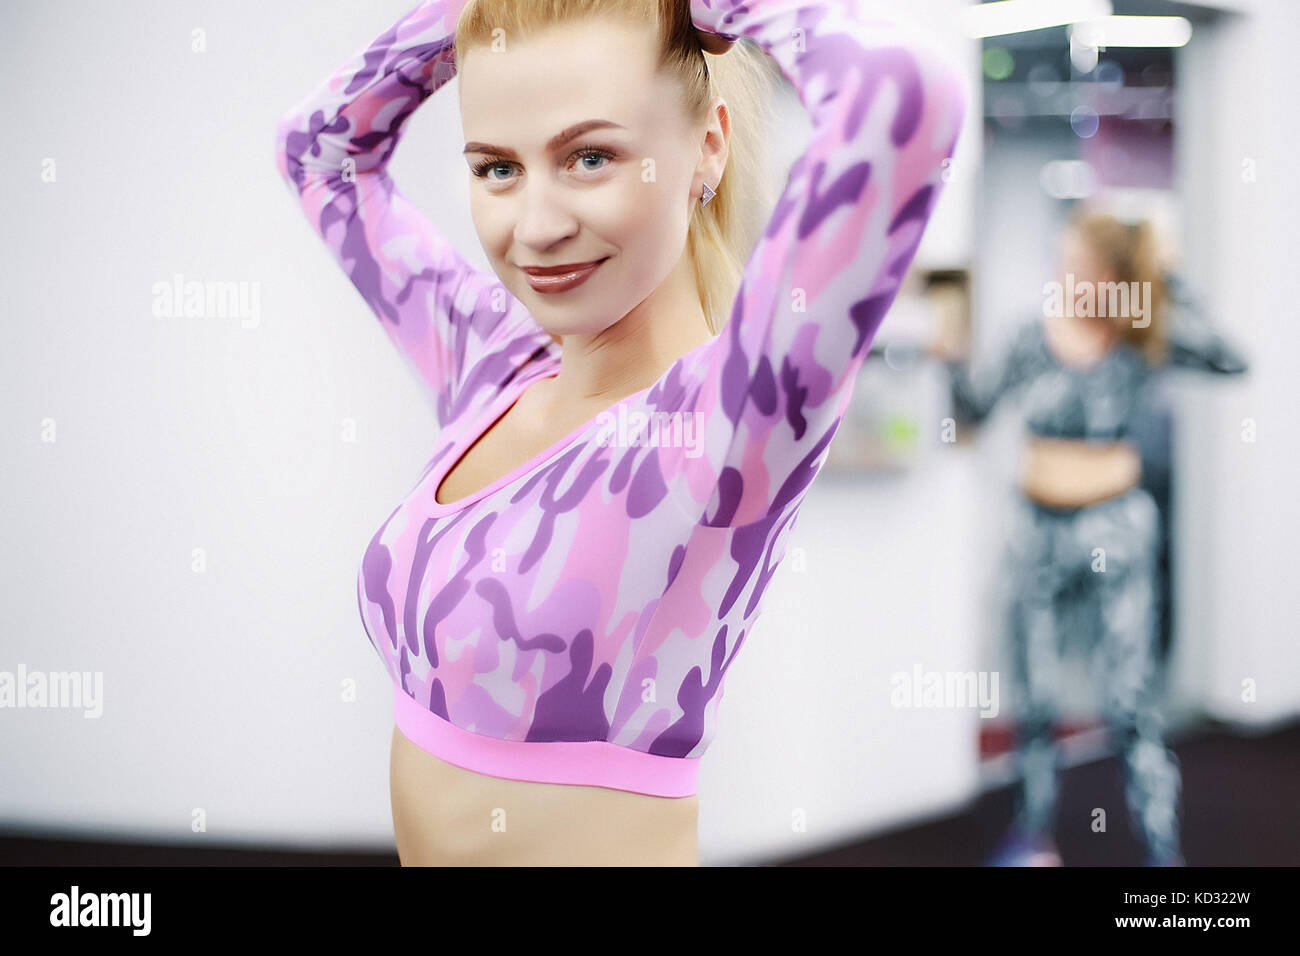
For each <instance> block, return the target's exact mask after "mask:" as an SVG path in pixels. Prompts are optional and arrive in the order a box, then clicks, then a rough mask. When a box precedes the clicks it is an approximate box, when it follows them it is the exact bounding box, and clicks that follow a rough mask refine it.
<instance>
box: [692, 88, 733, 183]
mask: <svg viewBox="0 0 1300 956" xmlns="http://www.w3.org/2000/svg"><path fill="white" fill-rule="evenodd" d="M730 140H731V112H730V111H729V110H728V109H727V102H726V100H724V99H723V98H722V97H721V96H718V97H715V98H714V100H713V102H712V103H711V104H709V116H708V120H707V122H706V123H705V125H704V131H703V139H702V140H701V141H700V162H699V165H697V166H696V167H695V180H694V182H692V184H691V190H692V192H691V195H692V196H694V197H695V199H696V200H697V201H698V200H699V198H700V197H701V196H703V195H704V184H705V183H708V184H709V187H710V188H712V189H717V188H718V183H719V182H721V181H722V177H723V175H724V173H725V172H726V168H727V157H728V156H729V155H730V153H729V144H730Z"/></svg>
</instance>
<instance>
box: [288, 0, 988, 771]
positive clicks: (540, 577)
mask: <svg viewBox="0 0 1300 956" xmlns="http://www.w3.org/2000/svg"><path fill="white" fill-rule="evenodd" d="M465 2H466V0H447V2H425V3H421V4H419V5H418V6H416V7H415V8H414V9H413V10H411V11H410V12H408V13H407V14H405V15H403V16H402V17H401V18H400V19H399V20H398V21H397V22H396V23H395V24H394V25H393V26H392V27H391V28H390V29H388V30H387V31H385V32H384V33H383V34H382V35H381V36H380V37H379V38H378V39H376V40H375V41H374V42H373V43H372V44H370V45H369V46H368V47H367V48H366V49H365V50H363V51H362V52H359V53H358V54H356V55H355V56H354V57H352V58H351V59H349V60H348V61H347V62H346V63H344V64H343V65H342V66H341V67H340V68H339V69H338V70H337V71H335V72H334V73H333V74H332V75H331V76H330V78H329V79H328V80H327V81H326V82H325V83H324V84H323V85H322V86H321V87H320V88H319V89H318V90H317V91H316V92H314V93H313V94H312V95H311V96H309V97H308V98H307V99H306V100H305V101H304V102H303V103H301V104H300V105H299V106H298V107H296V108H295V109H293V110H290V111H289V112H288V113H286V114H285V115H284V117H283V118H282V119H281V121H280V123H279V125H278V129H277V157H278V165H279V169H280V172H281V174H282V175H283V176H284V178H285V179H286V181H287V182H288V183H289V185H290V186H291V188H292V189H293V192H294V194H295V195H296V196H297V198H298V200H299V202H300V203H301V206H302V208H303V210H304V212H305V213H306V215H307V218H308V221H309V222H310V223H311V224H312V226H313V227H314V228H315V229H316V230H317V232H318V233H319V234H320V236H321V238H322V239H323V240H324V241H325V244H326V246H327V247H328V248H329V249H330V250H331V251H332V252H333V254H334V256H335V258H336V259H337V260H338V262H339V264H340V265H341V266H342V267H343V269H344V271H345V272H346V273H347V275H348V276H349V278H350V279H351V280H352V282H353V284H354V285H355V286H356V287H357V289H358V291H359V292H360V293H361V295H362V297H363V298H364V299H365V301H366V303H367V304H368V305H369V306H370V308H371V309H372V310H373V311H374V313H375V314H376V316H377V317H378V318H379V320H380V325H381V327H382V328H383V329H384V331H385V333H386V334H387V335H388V336H389V338H390V339H391V340H392V341H393V342H394V344H396V345H397V347H398V348H399V349H400V350H401V352H402V353H403V354H404V355H405V356H406V358H407V361H408V362H409V363H410V365H411V366H412V368H413V369H414V370H415V371H416V372H417V374H418V375H419V376H420V379H421V380H422V382H423V383H424V385H425V386H426V387H427V389H428V394H429V396H430V400H431V401H432V403H433V406H434V409H435V413H436V416H437V418H438V421H439V423H440V425H441V426H442V431H441V433H440V435H439V438H438V441H437V443H436V445H435V448H434V451H433V456H432V458H431V459H430V460H429V462H428V464H427V465H426V466H425V468H424V471H423V473H422V474H421V475H420V476H419V478H418V479H417V480H416V482H415V485H414V487H413V488H412V489H411V491H410V493H409V494H408V495H407V496H406V498H405V499H404V500H403V501H402V502H401V503H400V504H399V505H398V506H397V507H396V508H395V509H394V510H393V511H392V513H391V514H390V515H389V516H388V518H387V520H386V521H385V522H384V524H383V525H382V526H381V527H380V528H379V530H378V531H377V532H376V533H375V535H374V538H373V539H372V540H371V542H370V545H369V547H368V548H367V549H366V552H365V555H364V557H363V559H362V562H361V569H360V574H359V576H358V581H357V600H358V606H359V608H360V612H361V617H362V620H363V622H364V623H365V626H366V631H367V634H368V636H369V638H370V640H371V643H372V644H374V646H375V649H376V650H377V651H378V652H379V654H380V656H381V657H382V658H383V660H384V663H385V665H386V666H387V668H388V671H389V673H390V675H391V676H392V679H393V681H394V684H395V693H396V698H395V699H396V702H397V704H396V714H397V717H398V723H399V725H401V726H402V729H403V730H404V731H406V732H408V735H409V736H412V739H415V740H416V741H417V742H418V743H420V744H421V745H422V746H424V747H425V748H426V749H428V750H430V751H431V752H434V753H436V754H438V755H440V756H442V757H443V758H444V759H447V760H450V761H451V762H454V763H458V764H460V765H461V766H467V767H470V768H471V769H476V770H480V771H482V772H486V773H491V774H495V775H497V776H503V777H511V778H515V779H524V780H549V781H554V782H561V783H574V784H593V785H600V786H610V787H615V788H619V789H626V790H635V791H638V792H645V793H656V794H660V795H671V796H680V795H685V794H687V793H694V792H695V787H694V779H695V776H694V775H695V767H696V763H697V761H698V758H699V756H700V755H701V754H703V753H704V752H705V750H706V749H707V748H708V746H709V742H710V740H711V739H712V738H713V736H714V732H715V728H716V720H717V709H718V704H719V702H720V700H721V698H722V695H723V684H724V678H725V676H726V673H727V668H728V666H729V665H730V664H731V662H732V660H734V659H735V655H736V653H737V651H738V650H739V649H740V647H741V645H742V644H743V643H744V639H745V635H746V633H747V632H748V631H749V630H750V629H752V627H753V626H754V622H755V620H756V619H757V615H758V613H759V606H760V601H761V598H762V596H763V593H764V591H765V589H766V588H767V585H768V583H769V582H770V581H771V579H772V577H773V575H774V574H775V572H776V569H777V567H778V565H779V563H780V561H781V559H782V557H783V556H784V553H785V542H786V537H787V535H788V532H789V530H790V529H791V528H792V526H793V524H794V521H795V517H796V514H797V511H798V508H799V506H800V504H801V503H802V501H803V499H804V496H805V494H806V492H807V489H808V486H809V484H810V483H811V482H812V480H813V478H814V477H815V476H816V475H817V473H818V472H819V471H820V469H821V466H822V464H823V462H824V460H825V453H826V449H827V446H828V445H829V443H830V441H831V438H832V436H833V435H834V434H835V431H836V429H837V427H838V426H839V422H840V419H841V417H842V415H843V414H844V411H845V409H846V407H847V405H848V403H849V400H850V397H851V392H852V388H853V384H854V380H855V378H856V376H857V373H858V371H859V369H860V367H861V365H862V362H863V360H864V358H865V356H866V354H867V351H868V349H869V347H870V345H871V342H872V339H873V338H874V336H875V334H876V331H877V329H878V328H879V326H880V322H881V320H882V319H883V317H884V315H885V313H886V312H887V310H888V309H889V306H890V304H891V303H892V302H893V300H894V298H895V296H896V294H897V292H898V288H899V285H900V283H901V281H902V278H903V275H904V273H905V271H906V270H907V268H908V265H909V264H910V263H911V261H912V258H913V256H914V255H915V252H916V249H917V246H918V244H919V243H920V241H921V236H922V233H923V231H924V228H925V225H926V222H927V221H928V219H929V217H930V214H931V211H932V210H933V208H934V204H935V201H936V199H937V197H938V194H939V191H940V189H941V185H942V177H941V173H942V170H943V164H944V160H945V159H947V158H948V157H951V156H952V154H953V150H954V148H955V145H956V140H957V135H958V130H959V129H960V126H961V122H962V119H963V117H964V114H965V95H964V93H963V90H962V84H961V81H960V79H959V77H958V75H957V74H956V72H955V70H954V69H953V68H952V67H951V66H949V65H948V64H947V63H946V61H945V60H944V58H943V57H942V56H940V55H939V54H938V53H937V52H936V51H935V50H934V49H933V48H932V47H931V46H930V45H929V44H928V43H927V42H926V41H925V40H924V38H923V37H920V36H918V35H917V34H915V33H912V32H910V31H908V30H906V29H905V28H903V27H902V26H900V25H898V24H896V23H893V22H891V21H888V20H883V19H882V20H870V19H865V18H862V17H861V16H859V15H857V14H855V12H854V9H853V5H852V4H849V3H844V2H831V0H756V2H751V3H746V4H741V3H729V2H719V3H709V2H706V0H692V3H691V10H692V15H693V18H694V21H695V23H696V25H697V26H698V27H700V28H701V29H704V30H708V31H712V32H719V33H727V34H734V35H739V36H747V37H750V38H752V40H753V41H754V42H756V43H757V44H758V45H759V46H760V47H761V48H762V49H763V50H764V51H766V52H767V54H768V55H770V56H771V57H773V58H774V59H775V60H776V62H777V64H778V65H779V66H780V68H781V71H782V73H783V74H784V75H785V77H786V78H787V79H788V80H789V81H790V82H791V83H792V84H793V86H794V89H795V91H796V92H797V93H798V95H799V98H800V101H801V102H802V104H803V106H804V108H805V109H806V110H807V111H808V113H809V117H810V119H811V121H812V126H813V135H812V138H811V140H810V142H809V145H808V147H807V149H806V150H805V151H804V153H803V155H802V156H800V157H799V159H798V160H797V161H796V162H795V163H794V165H793V167H792V168H791V170H790V174H789V177H788V179H787V181H786V184H785V187H784V190H783V192H782V194H781V196H780V198H779V200H778V202H777V205H776V207H775V209H774V211H773V213H772V215H771V218H770V221H769V223H768V225H767V228H766V230H765V232H764V234H763V236H762V237H761V238H760V240H759V241H758V243H757V245H756V246H755V247H754V249H753V252H752V254H751V256H750V259H749V261H748V263H747V265H746V268H745V272H744V279H743V282H742V285H741V288H740V290H739V293H738V295H737V297H736V299H735V302H734V305H733V308H732V311H731V315H730V316H729V317H728V318H727V321H726V323H725V325H724V326H723V330H722V332H721V333H720V334H719V335H718V336H716V337H715V338H714V339H712V340H710V341H708V342H706V343H704V344H703V345H701V346H699V347H698V348H695V349H693V350H692V351H690V352H688V353H687V354H686V355H684V356H682V357H681V358H679V359H678V360H677V361H676V362H675V363H674V364H673V365H672V366H671V367H670V368H669V369H668V370H667V371H666V372H665V373H664V374H663V376H662V377H661V378H660V379H659V380H658V381H657V382H655V383H654V385H652V386H651V387H650V388H648V389H645V390H642V391H640V392H638V393H636V394H633V395H630V396H628V397H627V398H625V399H623V400H621V401H620V402H617V403H615V404H614V405H612V406H611V408H610V410H609V411H610V412H611V413H614V414H615V415H616V414H617V413H619V412H620V411H622V412H625V413H627V415H628V417H629V418H633V417H634V416H635V413H641V414H642V415H644V416H648V417H647V418H644V419H641V420H640V421H642V422H643V423H644V422H648V421H656V420H663V419H656V418H655V416H656V415H659V414H663V413H668V414H670V415H674V416H676V417H678V418H680V417H681V416H682V415H687V414H688V413H698V416H697V418H696V420H698V421H699V422H700V423H701V427H702V430H703V434H702V436H701V442H702V447H701V448H699V449H697V451H698V452H699V453H698V454H692V449H691V448H689V447H684V445H683V443H680V442H679V443H677V444H675V445H674V444H673V443H671V442H669V443H662V442H653V441H650V442H646V443H644V444H642V445H638V446H633V447H624V446H623V445H618V444H610V443H609V442H608V441H602V440H601V437H600V436H601V435H602V433H606V432H605V430H606V429H607V428H608V427H609V419H608V417H607V416H605V415H602V416H597V417H596V418H594V419H592V420H591V421H589V422H587V423H586V424H584V425H582V426H580V427H579V428H577V429H575V430H574V431H573V432H571V433H570V434H569V435H568V436H566V437H565V438H563V439H561V440H560V441H559V442H557V443H556V444H554V445H553V446H551V447H550V448H549V449H547V450H546V451H544V452H542V453H540V454H538V455H536V456H534V457H533V458H532V459H531V460H529V461H528V462H525V463H524V464H523V465H521V466H520V467H518V468H516V469H515V470H514V471H512V472H511V473H510V474H508V475H505V476H503V477H502V478H500V479H498V480H497V481H494V482H492V483H491V484H489V485H488V486H487V487H486V488H483V489H481V490H480V491H479V492H476V493H474V494H471V495H469V496H468V497H466V498H463V499H461V500H459V501H456V502H452V503H450V504H439V503H438V502H437V501H436V500H435V497H434V495H435V491H436V489H437V487H438V486H439V484H440V483H441V482H442V479H443V478H444V477H445V476H446V474H447V472H448V471H449V470H450V466H451V464H452V463H453V462H455V461H458V460H459V459H460V457H461V456H463V455H464V453H465V452H466V451H467V450H468V448H469V447H470V445H472V444H473V442H474V441H475V440H476V439H477V438H478V437H479V436H480V435H482V434H483V433H484V432H485V431H486V430H487V429H488V427H489V426H490V425H491V424H493V423H495V422H496V421H497V420H498V419H499V418H500V417H501V416H502V415H504V414H505V412H506V411H507V410H508V409H509V408H510V406H511V405H513V404H514V402H515V401H517V400H518V398H519V397H520V395H521V394H522V393H523V392H524V391H525V390H526V389H527V388H528V386H529V385H531V384H533V383H534V382H537V381H539V380H540V379H543V378H547V377H551V376H554V375H556V374H558V372H559V368H560V351H561V350H560V347H559V346H558V345H557V344H555V342H554V341H553V340H552V339H551V337H550V335H549V334H548V333H547V332H546V331H545V330H544V329H542V328H541V327H540V326H539V325H538V324H537V323H536V321H535V320H534V319H533V318H532V316H531V315H530V314H529V313H528V312H527V311H526V310H525V309H524V307H523V306H522V305H521V304H520V303H519V301H518V300H516V299H515V298H514V297H513V296H511V295H510V293H509V292H507V291H506V288H505V286H504V284H503V283H502V282H501V281H500V279H499V278H498V277H497V276H496V275H495V274H493V273H491V272H481V271H479V270H477V269H475V268H474V267H472V266H471V265H469V264H468V263H467V262H466V261H465V260H464V259H463V258H462V257H461V256H460V255H459V254H458V253H457V252H456V251H455V250H454V249H453V248H452V247H451V246H450V244H449V243H448V242H447V240H446V239H445V238H444V237H443V236H442V234H441V233H440V232H439V231H438V230H437V228H436V227H435V226H434V225H433V224H431V223H430V222H429V221H428V220H427V219H426V218H425V217H424V216H423V215H422V214H421V213H420V212H419V211H418V210H417V209H416V208H415V207H414V206H413V205H412V204H411V203H410V202H409V201H408V200H407V199H406V198H405V197H404V196H403V195H402V193H401V192H400V191H399V190H398V188H397V187H396V185H395V184H394V183H393V181H392V179H391V178H390V177H389V175H388V172H387V164H388V160H389V158H390V157H391V155H392V153H393V150H394V148H395V147H396V145H397V142H398V140H399V139H400V134H401V129H402V124H403V122H404V121H405V120H406V119H407V117H409V116H410V115H411V114H412V113H413V112H414V110H415V109H416V108H417V107H418V106H419V105H420V104H421V103H422V102H423V101H424V100H425V99H426V98H428V97H429V96H430V95H432V94H433V93H434V92H435V91H436V90H437V89H438V88H439V87H441V86H442V85H443V84H444V83H446V82H447V81H448V80H449V79H451V77H452V76H453V75H455V63H454V59H453V57H454V50H453V47H452V39H453V36H452V34H453V31H454V29H455V25H456V20H457V18H458V16H459V15H460V12H461V10H462V8H463V7H464V6H465ZM625 444H630V443H625ZM547 747H551V748H553V749H550V750H547V749H545V748H547ZM539 754H546V758H545V759H544V760H541V761H539V760H537V759H534V758H537V757H538V756H539ZM630 768H635V769H630Z"/></svg>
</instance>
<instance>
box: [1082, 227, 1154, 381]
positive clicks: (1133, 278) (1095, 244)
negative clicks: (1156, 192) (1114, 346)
mask: <svg viewBox="0 0 1300 956" xmlns="http://www.w3.org/2000/svg"><path fill="white" fill-rule="evenodd" d="M1069 228H1071V229H1074V230H1076V231H1077V233H1078V235H1079V236H1081V237H1082V238H1083V240H1084V242H1086V243H1087V245H1088V248H1089V249H1091V250H1092V251H1093V253H1094V254H1095V255H1096V256H1097V258H1098V259H1099V260H1100V263H1101V267H1102V268H1103V269H1104V270H1105V271H1107V272H1109V273H1110V276H1111V279H1112V281H1115V282H1137V283H1143V282H1150V283H1151V285H1150V290H1151V291H1150V297H1149V300H1148V302H1147V308H1148V310H1149V312H1148V315H1149V317H1150V320H1151V321H1150V324H1148V325H1147V326H1146V327H1145V328H1134V327H1133V321H1132V317H1131V316H1127V315H1125V316H1112V317H1111V320H1112V322H1113V323H1114V324H1115V330H1116V331H1117V332H1118V333H1119V334H1120V337H1121V338H1122V339H1123V340H1124V341H1126V342H1127V343H1128V344H1130V345H1132V346H1133V347H1134V348H1135V349H1137V350H1138V351H1139V352H1140V353H1141V354H1142V356H1143V358H1145V359H1146V360H1147V362H1148V363H1149V364H1152V365H1160V364H1163V363H1164V362H1165V361H1166V359H1167V357H1168V350H1169V343H1168V338H1167V335H1166V329H1167V326H1166V321H1167V319H1168V314H1167V312H1168V308H1169V290H1168V287H1167V286H1166V283H1165V278H1164V270H1163V268H1162V267H1161V263H1160V257H1159V245H1158V242H1157V238H1156V234H1155V228H1154V227H1153V226H1152V224H1151V223H1150V221H1149V220H1146V219H1139V220H1137V221H1136V222H1133V223H1126V222H1124V221H1123V220H1121V219H1119V218H1117V217H1116V216H1113V215H1110V214H1108V213H1103V212H1097V211H1095V210H1092V209H1088V208H1087V207H1084V206H1078V207H1076V208H1075V210H1074V212H1073V213H1072V214H1071V215H1070V219H1069Z"/></svg>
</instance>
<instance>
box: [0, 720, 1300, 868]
mask: <svg viewBox="0 0 1300 956" xmlns="http://www.w3.org/2000/svg"><path fill="white" fill-rule="evenodd" d="M1173 747H1174V751H1175V753H1177V754H1178V758H1179V761H1180V763H1181V765H1182V772H1183V788H1184V789H1183V803H1182V806H1183V854H1184V856H1185V857H1186V859H1187V863H1188V865H1189V866H1296V865H1300V822H1298V821H1297V820H1296V817H1295V809H1296V807H1298V806H1300V723H1297V724H1292V725H1290V726H1287V727H1284V728H1282V729H1279V730H1275V731H1273V732H1270V733H1268V734H1261V735H1259V736H1253V737H1248V736H1242V735H1241V734H1238V733H1234V732H1232V731H1230V730H1228V729H1226V728H1222V727H1217V726H1213V725H1211V726H1208V727H1206V728H1204V729H1203V730H1201V731H1198V732H1197V733H1196V734H1194V735H1192V736H1189V737H1187V738H1186V739H1184V740H1182V741H1178V742H1175V743H1174V744H1173ZM1012 800H1013V797H1012V792H1011V789H1010V788H1009V787H1001V788H998V789H996V790H993V791H990V792H988V793H986V794H985V795H984V796H982V797H980V798H979V799H978V800H976V801H975V803H974V805H973V806H971V807H970V808H968V809H967V811H966V812H964V813H961V814H957V815H953V816H950V817H947V818H945V819H942V820H937V821H930V822H927V823H925V824H923V825H919V826H915V827H909V828H907V829H904V830H898V831H895V832H892V833H888V834H883V835H881V834H877V835H875V836H873V837H871V838H870V839H865V840H862V841H860V842H858V843H854V844H851V845H846V846H844V847H841V848H839V849H836V850H834V851H831V852H827V853H819V854H816V855H814V856H807V857H800V858H797V859H791V860H780V861H773V865H778V866H978V865H980V863H981V861H982V860H984V859H985V857H986V856H987V854H988V853H989V851H990V850H991V849H992V848H993V846H994V844H995V843H996V842H997V839H998V837H999V835H1000V833H1001V831H1002V828H1003V827H1005V826H1006V824H1007V822H1008V821H1009V820H1010V818H1011V808H1012ZM1097 806H1104V807H1107V808H1108V809H1109V817H1110V826H1109V831H1110V832H1108V833H1105V834H1096V833H1092V832H1091V831H1090V829H1089V827H1088V821H1089V819H1090V814H1091V810H1092V808H1093V807H1097ZM1122 806H1123V797H1122V787H1121V779H1120V768H1119V764H1118V762H1117V761H1116V760H1115V758H1113V757H1110V758H1106V759H1102V760H1098V761H1094V762H1091V763H1087V764H1083V765H1081V766H1076V767H1071V768H1069V769H1067V770H1066V771H1064V773H1063V775H1062V785H1061V805H1060V817H1059V819H1061V820H1062V821H1078V823H1077V824H1075V825H1070V826H1061V827H1060V828H1059V832H1058V834H1057V840H1058V843H1059V845H1060V849H1061V854H1062V856H1063V857H1064V859H1065V862H1066V865H1068V866H1140V865H1141V864H1142V854H1141V850H1140V847H1139V845H1138V843H1137V841H1136V840H1135V838H1134V837H1133V835H1132V834H1131V833H1130V832H1129V829H1128V821H1127V818H1126V815H1125V814H1124V813H1123V812H1122V811H1121V812H1119V813H1116V812H1115V808H1116V807H1121V808H1122ZM32 865H40V866H396V865H397V854H396V853H346V854H344V853H301V852H278V851H276V850H273V849H263V850H242V849H221V848H208V849H194V848H189V847H185V848H176V847H161V846H144V845H133V844H124V843H88V842H84V841H76V840H52V839H43V838H42V839H38V838H32V837H22V836H18V835H15V834H10V833H6V832H3V831H0V866H32Z"/></svg>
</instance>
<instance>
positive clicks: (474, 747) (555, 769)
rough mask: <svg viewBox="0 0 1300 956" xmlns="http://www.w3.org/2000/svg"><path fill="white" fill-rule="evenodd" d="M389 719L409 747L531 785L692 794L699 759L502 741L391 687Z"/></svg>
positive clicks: (601, 743) (603, 746) (579, 743)
mask: <svg viewBox="0 0 1300 956" xmlns="http://www.w3.org/2000/svg"><path fill="white" fill-rule="evenodd" d="M393 702H394V707H393V716H394V718H395V719H396V721H397V727H398V729H399V730H401V732H402V734H403V735H405V736H406V737H407V739H409V740H410V741H411V742H412V743H414V744H415V745H416V746H418V747H420V748H421V749H422V750H426V751H428V752H429V753H431V754H433V755H434V756H435V757H439V758H441V759H443V760H445V761H447V762H448V763H453V764H455V765H456V766H458V767H464V768H465V769H466V770H473V771H476V772H478V773H485V774H489V775H491V776H493V777H506V778H508V779H510V780H529V781H532V782H534V783H567V784H581V785H585V786H589V787H609V788H611V789H613V790H630V791H632V792H634V793H645V794H649V795H651V796H656V797H689V796H692V795H694V794H695V791H696V781H697V779H698V771H699V764H700V758H699V757H662V756H659V755H658V754H648V753H644V752H643V751H640V750H632V749H630V748H628V747H621V746H619V745H618V744H612V743H610V742H609V741H607V740H575V741H570V740H542V741H523V740H503V739H502V738H500V737H489V736H487V735H486V734H478V733H474V732H473V731H469V730H465V729H464V728H462V727H457V726H456V725H455V724H453V723H451V722H450V721H448V720H444V719H443V718H442V717H439V716H438V715H437V714H435V713H433V712H432V711H430V710H427V709H425V708H424V707H422V706H421V705H420V704H419V703H418V702H416V700H415V699H414V698H413V697H411V695H410V694H408V693H407V692H406V691H405V690H403V689H402V687H401V685H400V684H398V683H396V682H394V683H393Z"/></svg>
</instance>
